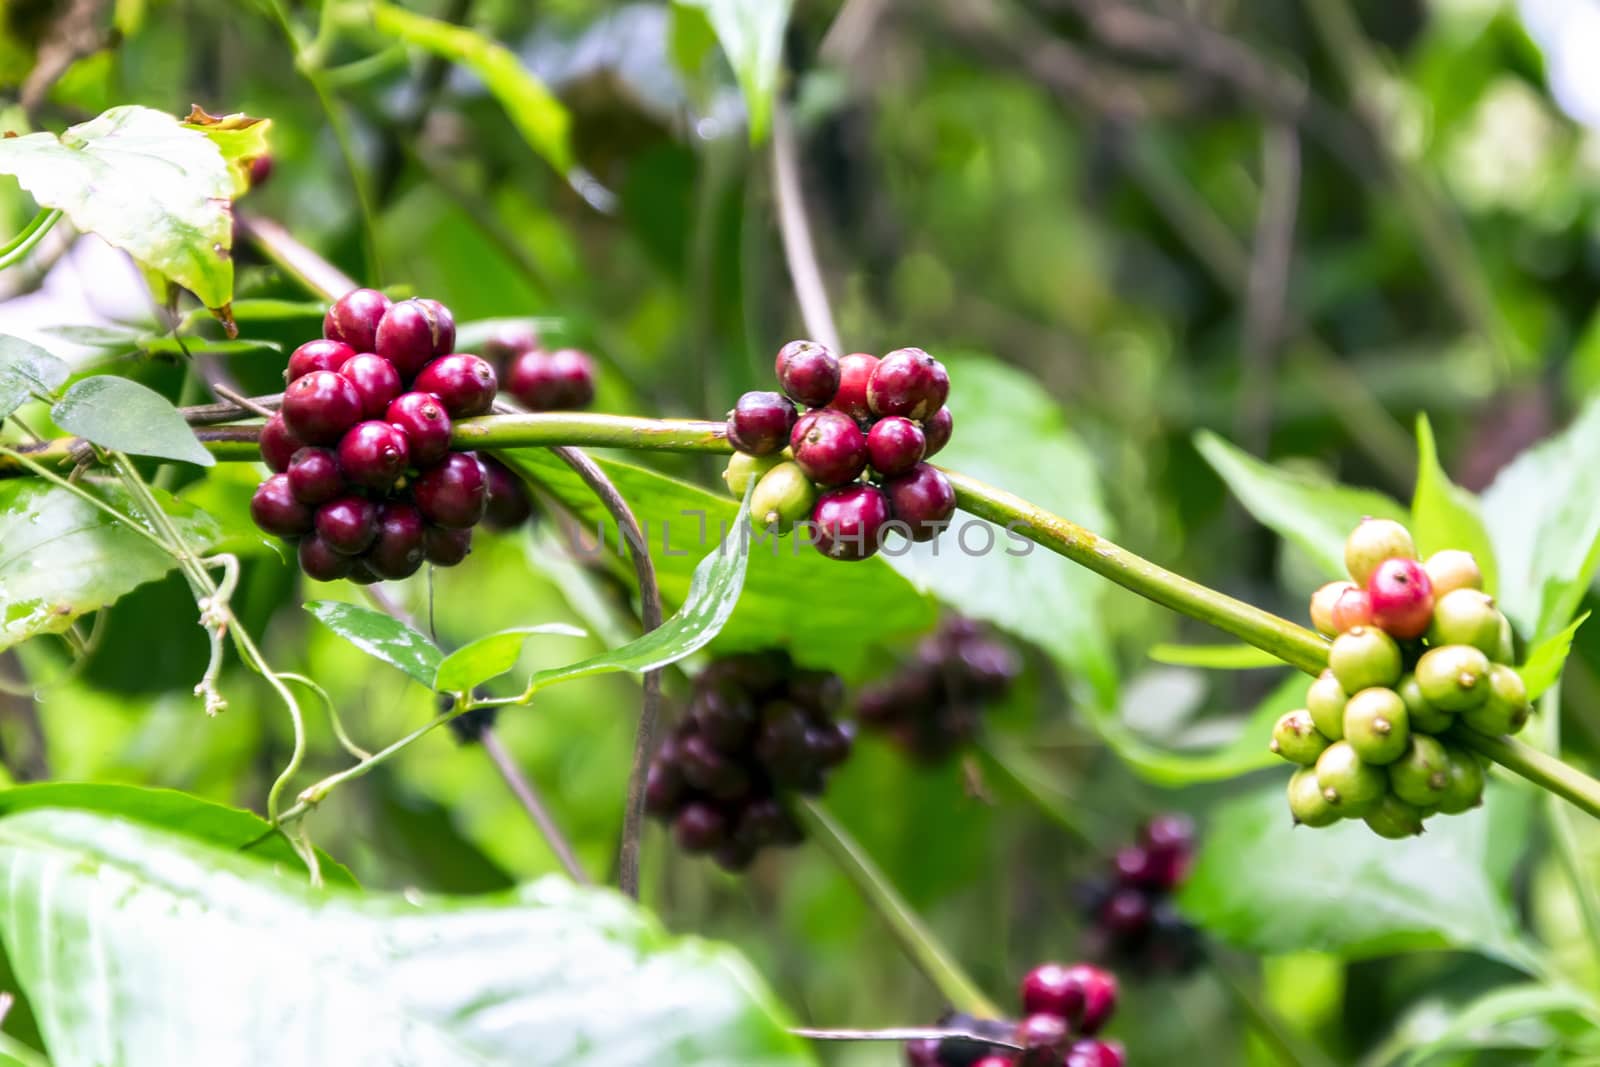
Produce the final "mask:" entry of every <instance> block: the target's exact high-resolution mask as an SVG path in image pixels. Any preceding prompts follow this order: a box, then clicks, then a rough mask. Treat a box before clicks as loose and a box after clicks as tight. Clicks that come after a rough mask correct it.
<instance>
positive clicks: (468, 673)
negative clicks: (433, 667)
mask: <svg viewBox="0 0 1600 1067" xmlns="http://www.w3.org/2000/svg"><path fill="white" fill-rule="evenodd" d="M535 634H559V635H562V636H565V637H584V636H587V635H586V634H585V633H584V632H583V631H582V630H580V629H578V628H577V627H576V626H568V625H567V624H566V623H563V622H547V623H542V624H540V625H538V626H519V627H517V628H516V629H513V630H502V631H500V632H499V633H496V634H489V635H488V636H486V637H480V638H478V639H477V640H476V641H473V642H472V643H471V644H468V645H463V646H461V647H460V648H458V649H456V650H455V651H454V652H452V653H450V654H449V655H448V656H446V657H445V658H444V660H443V661H442V662H441V663H440V664H439V670H438V673H436V674H435V675H434V678H433V688H434V689H436V690H438V691H439V692H441V693H465V692H468V691H470V690H471V689H472V687H473V686H475V685H479V684H480V683H483V682H486V681H488V680H489V679H490V678H497V677H499V676H500V675H502V674H504V673H505V672H506V671H509V670H510V669H511V668H512V667H515V666H516V665H517V660H518V659H519V658H521V656H522V646H523V645H524V644H526V643H527V640H528V638H530V637H532V636H534V635H535Z"/></svg>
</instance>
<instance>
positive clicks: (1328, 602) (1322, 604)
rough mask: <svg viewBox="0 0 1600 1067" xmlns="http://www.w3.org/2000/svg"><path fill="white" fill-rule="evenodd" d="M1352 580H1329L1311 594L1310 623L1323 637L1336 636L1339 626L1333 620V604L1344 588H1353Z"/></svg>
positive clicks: (1337, 600) (1336, 601)
mask: <svg viewBox="0 0 1600 1067" xmlns="http://www.w3.org/2000/svg"><path fill="white" fill-rule="evenodd" d="M1355 587H1356V586H1355V583H1354V582H1329V583H1328V584H1327V585H1325V586H1323V587H1322V588H1321V589H1318V590H1317V591H1316V592H1315V593H1312V594H1311V625H1312V626H1315V627H1316V628H1317V632H1318V633H1319V634H1321V635H1322V636H1324V637H1337V636H1338V635H1339V627H1338V626H1336V625H1334V622H1333V606H1334V605H1335V604H1337V603H1338V602H1339V597H1340V596H1342V595H1343V594H1344V593H1345V591H1346V590H1351V589H1354V588H1355Z"/></svg>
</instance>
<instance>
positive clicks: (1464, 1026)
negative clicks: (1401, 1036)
mask: <svg viewBox="0 0 1600 1067" xmlns="http://www.w3.org/2000/svg"><path fill="white" fill-rule="evenodd" d="M1554 1016H1566V1017H1569V1018H1570V1019H1572V1020H1574V1021H1576V1023H1577V1025H1578V1026H1580V1027H1582V1028H1584V1029H1588V1030H1591V1031H1592V1030H1593V1029H1594V1028H1595V1027H1600V1012H1597V1011H1596V1008H1595V1002H1594V1000H1593V999H1591V998H1590V997H1587V996H1585V995H1584V994H1583V993H1582V992H1580V991H1579V990H1577V989H1574V988H1571V987H1569V986H1551V985H1545V984H1543V983H1538V984H1536V983H1533V982H1528V983H1523V984H1518V985H1508V986H1502V987H1500V988H1499V989H1491V990H1490V991H1489V992H1487V993H1484V994H1483V995H1482V996H1480V997H1478V998H1477V999H1476V1000H1474V1001H1472V1002H1471V1003H1469V1004H1467V1005H1465V1006H1463V1007H1462V1008H1461V1009H1460V1010H1459V1011H1458V1012H1456V1015H1455V1018H1453V1019H1451V1020H1450V1022H1449V1024H1448V1025H1447V1026H1446V1027H1445V1028H1444V1029H1443V1030H1442V1031H1440V1032H1439V1033H1437V1034H1435V1035H1433V1036H1432V1037H1431V1038H1430V1039H1429V1040H1428V1041H1427V1042H1426V1043H1425V1044H1421V1045H1417V1046H1416V1047H1414V1048H1412V1049H1411V1050H1410V1054H1409V1055H1408V1056H1407V1057H1406V1060H1405V1063H1406V1064H1407V1065H1416V1064H1421V1063H1423V1062H1425V1061H1427V1060H1428V1059H1429V1058H1431V1057H1432V1056H1434V1055H1436V1054H1438V1053H1440V1052H1445V1051H1450V1050H1459V1049H1476V1048H1503V1047H1506V1044H1505V1042H1506V1040H1507V1038H1508V1037H1509V1036H1510V1035H1507V1034H1506V1033H1505V1027H1506V1025H1507V1024H1508V1023H1517V1022H1525V1021H1529V1020H1534V1019H1549V1018H1551V1017H1554ZM1551 1038H1552V1035H1551V1034H1550V1032H1549V1031H1548V1030H1544V1031H1543V1032H1542V1033H1540V1034H1538V1035H1536V1036H1535V1040H1536V1041H1537V1043H1536V1044H1530V1045H1523V1044H1520V1043H1515V1044H1513V1045H1512V1047H1518V1048H1522V1047H1531V1048H1546V1047H1548V1046H1549V1045H1550V1043H1551Z"/></svg>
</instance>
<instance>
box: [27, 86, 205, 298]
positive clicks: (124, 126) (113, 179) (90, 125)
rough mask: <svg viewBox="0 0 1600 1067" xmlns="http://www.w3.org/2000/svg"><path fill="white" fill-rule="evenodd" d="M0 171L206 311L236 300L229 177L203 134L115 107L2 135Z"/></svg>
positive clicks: (147, 112) (143, 110)
mask: <svg viewBox="0 0 1600 1067" xmlns="http://www.w3.org/2000/svg"><path fill="white" fill-rule="evenodd" d="M0 174H11V175H15V176H16V179H17V181H19V182H20V183H21V184H22V187H23V188H24V189H26V190H27V191H28V192H29V193H31V194H32V195H33V198H34V200H36V201H38V203H39V204H40V205H41V206H43V207H52V208H60V209H61V210H62V211H64V212H65V213H66V215H67V217H68V218H69V219H71V220H72V224H73V225H74V226H76V227H77V228H78V229H80V230H83V231H84V232H86V233H93V234H98V235H99V236H100V237H102V238H104V239H105V240H107V241H109V242H110V243H111V244H113V245H115V246H116V247H118V248H121V249H123V250H124V251H126V252H127V253H128V254H129V255H131V256H133V258H134V259H136V260H138V262H139V264H140V265H141V266H143V267H144V268H145V269H147V270H149V271H153V272H154V273H156V274H158V275H160V276H161V277H163V278H167V279H170V280H171V281H173V282H175V283H177V284H178V285H181V286H183V287H184V288H185V289H188V290H189V291H190V292H192V293H194V295H195V296H197V297H199V298H200V299H201V301H202V302H204V303H205V305H206V306H207V307H209V308H217V309H221V308H225V307H226V306H227V304H228V301H229V300H231V299H232V298H233V258H232V255H231V253H230V249H231V248H232V247H233V217H232V210H231V205H230V200H231V197H232V194H233V177H232V175H231V174H230V173H229V170H228V164H227V162H226V161H225V160H224V159H223V158H222V153H221V152H220V151H218V149H217V146H216V145H215V144H213V143H212V142H211V141H210V140H209V139H208V138H207V137H206V136H205V135H204V134H202V133H199V132H197V131H195V130H190V129H185V128H184V127H183V124H182V123H180V122H179V121H178V120H177V119H175V118H173V117H172V116H171V115H166V114H163V113H161V112H159V111H155V110H152V109H151V108H147V107H138V106H133V105H130V106H127V107H114V108H112V109H111V110H109V111H107V112H105V113H104V114H102V115H100V116H99V117H97V118H93V119H90V120H89V121H88V122H84V123H80V124H79V125H77V126H72V127H69V128H68V129H67V131H66V132H65V133H63V134H61V136H60V137H57V136H56V135H55V134H51V133H30V134H28V135H26V136H24V137H9V138H3V139H0Z"/></svg>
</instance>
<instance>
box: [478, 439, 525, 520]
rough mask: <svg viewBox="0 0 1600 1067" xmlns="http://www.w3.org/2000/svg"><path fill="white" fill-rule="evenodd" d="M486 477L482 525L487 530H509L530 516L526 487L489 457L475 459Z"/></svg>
mask: <svg viewBox="0 0 1600 1067" xmlns="http://www.w3.org/2000/svg"><path fill="white" fill-rule="evenodd" d="M478 460H479V462H481V463H482V464H483V469H484V470H485V471H486V472H488V475H489V507H488V510H486V511H485V512H484V515H483V524H484V525H485V526H487V527H489V529H491V530H512V529H515V528H516V527H518V526H521V525H522V524H523V523H525V522H527V521H528V520H529V519H530V518H532V517H533V498H532V497H531V496H529V495H528V487H527V486H526V485H524V484H523V482H522V479H521V478H519V477H517V476H516V474H515V473H513V472H512V470H511V469H510V468H509V467H507V466H506V465H505V464H504V463H501V462H500V461H499V460H497V459H495V458H494V457H493V456H479V457H478Z"/></svg>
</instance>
